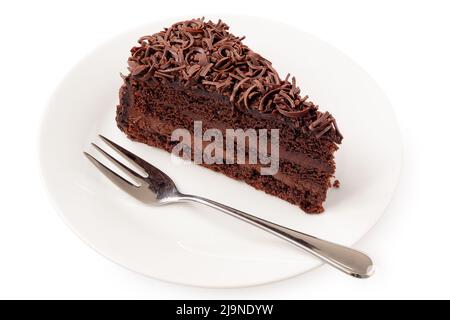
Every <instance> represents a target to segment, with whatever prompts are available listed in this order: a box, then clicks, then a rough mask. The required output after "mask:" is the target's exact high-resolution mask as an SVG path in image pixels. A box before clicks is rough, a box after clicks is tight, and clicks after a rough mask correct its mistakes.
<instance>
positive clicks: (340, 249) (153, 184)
mask: <svg viewBox="0 0 450 320" xmlns="http://www.w3.org/2000/svg"><path fill="white" fill-rule="evenodd" d="M100 138H101V139H102V140H103V141H104V142H105V143H106V144H107V145H109V146H110V147H111V148H112V149H114V150H115V151H117V152H118V153H119V154H121V155H122V156H124V157H125V158H126V159H128V160H129V161H131V162H132V163H135V164H136V165H138V166H139V167H140V168H142V169H143V171H144V172H145V173H146V174H145V175H141V174H139V173H138V172H136V171H135V170H133V169H131V168H129V167H128V166H126V165H125V164H123V163H122V162H120V161H119V160H117V159H116V158H114V157H113V156H111V155H110V154H109V153H107V152H106V151H105V150H103V149H102V148H100V147H99V146H98V145H96V144H95V143H92V145H93V147H94V148H95V149H97V150H98V151H99V152H100V153H101V154H103V155H104V156H105V157H106V158H108V159H110V160H111V161H112V162H113V163H115V164H116V165H118V166H119V167H121V168H122V169H124V170H125V172H127V173H129V174H130V175H131V176H132V177H133V178H134V179H136V181H138V182H139V184H140V185H139V186H136V185H135V184H133V183H131V182H129V181H127V180H126V179H124V178H122V177H121V176H120V175H118V174H117V173H115V172H114V171H112V170H111V169H109V168H108V167H106V166H105V165H103V164H102V163H101V162H100V161H98V160H97V159H95V158H94V157H93V156H92V155H90V154H89V153H87V152H84V154H85V155H86V157H87V158H88V159H89V160H90V161H91V162H92V163H93V164H94V165H95V166H96V167H97V168H98V169H99V170H100V171H101V172H102V173H103V174H104V175H105V176H106V177H108V178H109V179H110V180H111V181H112V182H113V183H114V184H116V185H117V186H118V187H119V188H120V189H122V190H123V191H125V192H127V193H128V194H130V195H131V196H133V197H135V198H137V199H138V200H140V201H142V202H143V203H145V204H149V205H165V204H170V203H175V202H197V203H201V204H203V205H206V206H209V207H211V208H214V209H217V210H219V211H222V212H224V213H227V214H229V215H231V216H233V217H235V218H238V219H240V220H242V221H245V222H247V223H249V224H251V225H253V226H256V227H258V228H261V229H263V230H265V231H268V232H270V233H272V234H274V235H276V236H278V237H280V238H282V239H284V240H286V241H288V242H290V243H292V244H294V245H296V246H298V247H300V248H302V249H304V250H305V251H307V252H309V253H310V254H312V255H314V256H316V257H317V258H319V259H321V260H322V261H324V262H326V263H328V264H330V265H331V266H333V267H335V268H337V269H338V270H341V271H343V272H345V273H346V274H348V275H351V276H353V277H356V278H368V277H370V276H371V275H372V274H373V271H374V268H373V263H372V260H371V259H370V258H369V257H368V256H367V255H365V254H364V253H362V252H359V251H356V250H354V249H351V248H348V247H345V246H342V245H339V244H335V243H332V242H329V241H325V240H322V239H318V238H316V237H313V236H310V235H308V234H305V233H302V232H299V231H295V230H292V229H289V228H286V227H283V226H281V225H278V224H275V223H273V222H270V221H267V220H264V219H261V218H258V217H255V216H252V215H250V214H248V213H245V212H242V211H239V210H237V209H234V208H231V207H228V206H226V205H223V204H221V203H218V202H216V201H212V200H209V199H206V198H203V197H199V196H194V195H189V194H183V193H181V192H180V191H178V189H177V187H176V186H175V183H174V182H173V181H172V179H171V178H170V177H169V176H168V175H167V174H165V173H164V172H162V171H161V170H159V169H158V168H156V167H154V166H153V165H151V164H150V163H148V162H146V161H145V160H143V159H141V158H139V157H138V156H136V155H135V154H133V153H131V152H130V151H128V150H126V149H124V148H123V147H121V146H119V145H118V144H116V143H114V142H113V141H111V140H109V139H108V138H105V137H104V136H102V135H100Z"/></svg>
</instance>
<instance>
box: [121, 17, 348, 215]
mask: <svg viewBox="0 0 450 320" xmlns="http://www.w3.org/2000/svg"><path fill="white" fill-rule="evenodd" d="M243 40H244V37H241V38H239V37H237V36H234V35H233V34H231V33H230V32H229V27H228V26H227V25H226V24H225V23H224V22H222V21H220V20H219V21H218V22H217V23H215V22H212V21H205V20H204V19H194V20H189V21H182V22H178V23H175V24H173V25H172V26H170V27H168V28H165V29H163V30H162V31H161V32H158V33H156V34H153V35H149V36H144V37H141V38H140V39H139V40H138V45H136V46H135V47H133V48H132V49H131V56H130V58H129V59H128V66H129V74H128V75H126V76H123V79H124V84H123V86H122V87H121V89H120V102H119V105H118V106H117V115H116V121H117V125H118V127H119V128H120V130H122V131H123V132H124V133H125V134H126V135H127V136H128V137H129V138H131V139H133V140H135V141H139V142H143V143H145V144H148V145H150V146H154V147H157V148H161V149H164V150H167V151H169V152H171V151H172V149H173V148H174V146H175V145H176V144H177V143H178V142H176V141H173V139H172V133H173V132H174V131H175V130H176V129H178V128H185V129H187V130H189V131H190V132H191V133H193V131H194V121H201V124H202V127H201V130H202V131H203V132H205V131H206V130H208V129H215V130H219V131H220V132H222V133H223V136H226V130H227V129H229V128H231V129H233V128H234V129H236V128H240V129H242V130H248V129H255V130H260V129H278V130H279V131H278V132H279V133H278V134H279V140H278V145H277V150H278V154H279V157H278V161H279V164H278V170H277V172H276V173H274V174H272V175H270V174H261V168H262V167H263V166H262V165H258V164H238V163H234V164H225V163H224V164H220V163H212V164H207V163H202V165H203V166H205V167H207V168H209V169H212V170H214V171H217V172H221V173H223V174H225V175H227V176H229V177H231V178H234V179H236V180H241V181H244V182H246V183H247V184H249V185H251V186H253V187H255V188H256V189H259V190H263V191H265V192H266V193H268V194H271V195H274V196H276V197H279V198H281V199H284V200H286V201H289V202H290V203H292V204H295V205H297V206H299V207H300V208H301V209H303V210H304V211H305V212H307V213H320V212H322V211H323V210H324V208H323V202H324V201H325V199H326V195H327V190H328V189H329V188H330V187H332V185H333V184H335V185H337V183H334V181H333V180H334V173H335V162H334V153H335V151H336V150H337V149H338V144H340V143H341V141H342V138H343V137H342V135H341V133H340V132H339V130H338V127H337V124H336V121H335V119H334V118H333V116H332V115H331V114H330V113H328V112H323V111H319V110H318V106H317V105H316V104H314V103H313V102H311V101H309V100H308V96H307V95H301V94H300V89H299V88H298V86H297V82H296V79H295V78H292V79H291V78H290V76H289V75H288V76H287V77H283V78H282V77H280V76H279V74H278V73H277V71H276V70H275V69H274V67H273V66H272V63H271V62H270V61H269V60H267V59H266V58H264V57H262V56H261V55H260V54H258V53H256V52H254V51H252V50H251V49H250V48H248V47H247V46H246V45H245V44H244V43H243ZM272 41H273V42H276V39H273V40H272ZM258 132H260V131H258ZM269 140H270V138H269ZM202 146H203V144H202ZM246 152H247V153H249V152H250V151H249V150H246ZM269 153H270V148H269ZM192 156H193V155H192Z"/></svg>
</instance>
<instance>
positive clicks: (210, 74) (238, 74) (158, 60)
mask: <svg viewBox="0 0 450 320" xmlns="http://www.w3.org/2000/svg"><path fill="white" fill-rule="evenodd" d="M228 29H229V27H228V26H227V25H226V24H225V23H224V22H222V21H221V20H219V21H218V22H217V23H214V22H212V21H208V22H206V21H205V20H204V18H202V19H194V20H189V21H182V22H178V23H175V24H174V25H172V26H171V27H170V28H165V29H164V30H163V31H161V32H158V33H156V34H153V35H150V36H144V37H141V38H140V39H139V41H138V43H139V45H138V46H136V47H134V48H132V49H131V57H130V58H129V59H128V65H129V71H130V74H131V76H132V77H134V78H136V79H139V80H142V81H147V80H150V79H152V80H157V81H162V82H179V83H181V84H182V85H184V86H186V87H189V88H193V89H197V88H201V89H204V90H206V91H208V92H214V93H219V94H221V95H223V96H225V97H227V98H228V99H229V100H230V102H231V104H232V106H233V107H234V108H237V109H238V110H242V111H246V110H247V111H248V110H253V111H258V112H260V113H272V114H279V115H281V116H283V117H286V118H287V119H290V121H292V122H294V123H295V125H296V126H298V127H300V128H302V129H303V130H306V131H310V132H312V133H313V134H314V135H315V136H316V137H317V138H328V139H330V140H332V141H333V142H335V143H341V141H342V135H341V133H340V132H339V129H338V127H337V125H336V121H335V119H334V118H333V116H332V115H331V114H330V113H328V112H325V113H322V112H320V111H318V105H315V104H314V103H313V102H311V101H308V96H307V95H305V96H303V97H302V96H301V95H300V89H299V88H298V87H297V83H296V79H295V77H293V78H292V80H289V79H290V75H289V74H288V75H287V76H286V78H285V79H284V80H282V79H281V78H280V76H279V75H278V73H277V72H276V70H275V69H274V68H273V67H272V63H271V62H270V61H268V60H267V59H265V58H263V57H261V56H260V55H259V54H257V53H255V52H253V51H252V50H250V49H249V48H248V47H247V46H246V45H244V44H243V43H242V40H243V39H244V38H245V37H241V38H238V37H236V36H234V35H233V34H231V33H229V31H228Z"/></svg>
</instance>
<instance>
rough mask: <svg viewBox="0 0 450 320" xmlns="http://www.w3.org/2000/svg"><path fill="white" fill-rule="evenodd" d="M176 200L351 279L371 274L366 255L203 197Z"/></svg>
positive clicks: (181, 197) (369, 261)
mask: <svg viewBox="0 0 450 320" xmlns="http://www.w3.org/2000/svg"><path fill="white" fill-rule="evenodd" d="M179 200H181V201H188V202H197V203H201V204H204V205H207V206H209V207H211V208H214V209H217V210H219V211H222V212H224V213H227V214H229V215H231V216H233V217H236V218H238V219H241V220H243V221H245V222H247V223H250V224H252V225H254V226H256V227H258V228H261V229H263V230H265V231H268V232H270V233H272V234H274V235H276V236H278V237H280V238H282V239H284V240H286V241H288V242H290V243H292V244H294V245H296V246H298V247H300V248H302V249H304V250H305V251H307V252H309V253H310V254H312V255H314V256H316V257H317V258H319V259H321V260H322V261H324V262H326V263H328V264H330V265H331V266H333V267H335V268H337V269H338V270H340V271H342V272H344V273H346V274H348V275H351V276H353V277H356V278H368V277H370V276H371V275H372V274H373V270H374V268H373V262H372V260H371V259H370V258H369V257H368V256H367V255H366V254H364V253H362V252H359V251H357V250H354V249H352V248H349V247H345V246H342V245H339V244H336V243H332V242H329V241H326V240H322V239H319V238H316V237H313V236H311V235H308V234H305V233H302V232H299V231H295V230H292V229H289V228H286V227H283V226H280V225H278V224H275V223H273V222H270V221H267V220H264V219H261V218H258V217H255V216H253V215H250V214H248V213H245V212H242V211H239V210H237V209H234V208H231V207H228V206H226V205H223V204H221V203H218V202H216V201H212V200H209V199H206V198H203V197H198V196H194V195H180V197H179Z"/></svg>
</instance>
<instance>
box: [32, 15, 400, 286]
mask: <svg viewBox="0 0 450 320" xmlns="http://www.w3.org/2000/svg"><path fill="white" fill-rule="evenodd" d="M211 18H212V19H214V20H215V19H217V17H211ZM222 19H223V20H224V21H225V22H227V23H228V24H229V25H230V26H231V31H232V32H233V33H234V34H236V35H246V36H247V38H246V40H245V43H246V44H248V45H249V46H250V47H251V48H253V49H254V50H255V51H256V52H259V53H261V54H262V55H263V56H266V57H268V58H269V59H270V60H271V61H272V62H273V63H274V65H275V67H276V68H278V70H279V71H280V74H281V75H285V74H286V73H287V72H288V71H289V72H290V73H291V74H293V75H296V76H297V79H299V80H300V87H301V89H302V92H304V93H307V94H309V96H310V97H311V99H312V100H313V101H315V102H316V103H318V104H319V105H320V106H321V108H322V109H323V110H328V111H330V112H331V113H332V114H333V115H334V116H335V117H336V119H337V120H338V124H339V127H340V129H341V131H342V132H343V135H344V141H343V144H342V147H341V149H340V150H339V151H338V152H337V178H338V179H339V180H340V181H341V184H342V186H341V188H340V189H338V190H330V191H329V193H328V199H327V202H326V204H325V208H326V211H325V213H323V214H321V215H307V214H305V213H304V212H303V211H301V210H300V209H299V208H298V207H295V206H293V205H290V204H289V203H287V202H285V201H282V200H280V199H278V198H275V197H272V196H269V195H266V194H265V193H264V192H260V191H256V190H255V189H253V188H251V187H249V186H247V185H246V184H244V183H240V182H237V181H234V180H232V179H229V178H227V177H225V176H222V175H220V174H217V173H214V172H211V171H209V170H207V169H204V168H201V167H199V166H195V165H188V166H186V165H182V164H179V165H175V164H173V163H172V162H171V161H170V155H169V154H168V153H166V152H163V151H160V150H157V149H154V148H151V147H148V146H145V145H142V144H139V143H135V142H131V141H129V140H128V139H127V138H126V137H125V136H124V134H122V132H120V131H119V130H118V129H117V127H116V124H115V120H114V116H115V107H116V104H117V102H118V90H119V87H120V85H121V83H122V80H121V78H120V76H119V72H125V73H126V62H127V57H128V54H129V50H130V48H131V47H132V46H133V45H134V44H135V43H136V40H137V39H138V38H139V37H140V36H142V35H146V34H151V33H154V32H157V31H159V30H161V29H162V28H163V27H166V26H169V25H171V24H172V23H173V22H176V21H177V19H173V20H170V21H161V22H155V23H152V24H149V25H147V26H144V27H141V28H138V29H136V30H133V31H131V32H128V33H125V34H122V35H120V36H118V37H116V38H114V39H112V40H110V41H109V42H107V43H105V44H103V45H102V46H100V47H98V48H97V49H95V50H94V51H93V52H92V53H91V54H90V55H88V56H87V57H85V58H84V59H83V60H82V61H81V62H80V63H78V65H77V66H76V67H75V68H74V69H73V70H72V71H70V73H69V74H68V75H67V76H66V78H65V79H64V80H63V81H62V83H61V84H60V85H59V87H58V88H57V90H56V92H55V94H54V95H53V97H52V99H51V101H50V103H49V106H48V109H47V111H46V114H45V117H44V120H43V124H42V132H41V146H40V158H41V164H42V171H43V175H44V178H45V182H46V185H47V188H48V191H49V193H50V196H51V198H52V199H53V201H54V203H55V204H56V207H57V208H58V210H59V212H60V213H61V215H62V217H63V218H64V220H65V221H66V223H67V224H68V225H69V226H70V227H71V228H72V230H73V231H74V232H75V233H76V234H77V235H78V236H79V237H80V238H81V239H83V240H84V241H85V242H86V243H87V244H89V245H90V246H91V247H92V248H94V249H95V250H96V251H98V252H99V253H101V254H102V255H104V256H105V257H107V258H109V259H111V260H112V261H114V262H117V263H118V264H120V265H122V266H124V267H127V268H129V269H131V270H134V271H136V272H139V273H142V274H145V275H148V276H151V277H154V278H158V279H163V280H166V281H171V282H176V283H182V284H189V285H196V286H205V287H241V286H250V285H257V284H263V283H268V282H272V281H276V280H280V279H285V278H288V277H292V276H295V275H298V274H300V273H302V272H305V271H308V270H310V269H312V268H314V267H317V266H319V265H320V264H321V262H320V261H318V260H317V259H315V258H313V257H310V256H309V255H308V254H306V253H304V252H302V250H300V249H298V248H296V247H294V246H292V245H290V244H288V243H286V242H284V241H283V240H280V239H278V238H276V237H274V236H272V235H270V234H266V233H265V232H264V231H261V230H259V229H257V228H254V227H252V226H250V225H247V224H245V223H243V222H241V221H238V220H236V219H234V218H232V217H229V216H226V215H224V214H222V213H220V212H216V211H214V210H212V209H208V208H204V207H202V206H200V205H194V204H191V205H190V204H179V205H178V204H177V205H171V206H166V207H148V206H145V205H142V204H141V203H139V202H137V201H136V200H134V199H133V198H131V197H130V196H128V195H127V194H125V193H123V192H121V191H120V190H119V189H118V188H117V187H116V186H114V185H113V184H112V183H111V182H110V181H109V180H107V178H105V177H104V176H103V175H102V174H101V173H100V172H99V171H97V169H96V168H95V167H94V166H92V164H91V163H90V162H89V161H87V159H86V158H85V157H84V156H83V154H82V151H83V150H88V151H92V149H91V148H90V146H89V144H90V142H91V141H97V142H98V140H99V139H98V138H97V134H99V133H102V134H104V135H105V136H107V137H109V138H111V139H113V140H115V141H116V142H118V143H120V144H121V145H123V146H125V147H126V148H128V149H130V150H131V151H133V152H135V153H137V154H138V155H140V156H142V157H143V158H145V159H147V160H148V161H150V162H151V163H153V164H155V165H157V166H158V167H159V168H161V169H162V170H164V171H165V172H167V173H168V174H169V175H170V176H171V177H173V179H174V180H175V182H176V183H177V185H178V186H179V189H180V190H181V191H182V192H183V191H184V192H188V193H191V194H198V195H201V196H204V197H208V198H211V199H214V200H216V201H220V202H222V203H225V204H228V205H230V206H232V207H235V208H238V209H240V210H243V211H247V212H249V213H251V214H255V215H257V216H260V217H262V218H264V219H268V220H271V221H274V222H276V223H279V224H281V225H285V226H288V227H290V228H293V229H297V230H300V231H303V232H307V233H310V234H312V235H315V236H318V237H322V238H325V239H328V240H331V241H335V242H338V243H341V244H344V245H350V246H351V245H353V244H355V243H356V242H357V241H358V240H359V239H361V237H362V236H364V235H365V234H366V233H367V232H368V231H369V229H370V228H371V227H372V226H373V225H374V224H375V223H376V221H377V220H378V218H379V217H380V216H381V215H382V213H383V211H384V209H385V207H386V206H387V204H388V202H389V200H390V198H391V195H392V193H393V191H394V188H395V186H396V184H397V180H398V177H399V172H400V165H401V151H400V149H401V147H400V139H399V133H398V129H397V125H396V121H395V118H394V115H393V112H392V110H391V106H390V104H389V102H388V100H387V99H386V96H385V95H384V94H383V92H382V91H381V90H380V88H379V87H378V86H377V84H376V83H375V82H374V81H373V80H372V79H371V78H370V76H369V75H368V74H367V73H366V72H365V71H364V70H362V69H361V68H360V67H359V66H358V65H357V64H356V63H355V62H353V61H352V60H351V59H350V58H348V57H347V56H345V55H344V54H342V53H341V52H340V51H338V50H337V49H335V48H333V47H332V46H330V45H328V44H326V43H324V42H322V41H321V40H319V39H317V38H315V37H313V36H311V35H309V34H306V33H303V32H301V31H299V30H297V29H295V28H293V27H291V26H288V25H285V24H280V23H276V22H272V21H268V20H264V19H260V18H253V17H243V16H225V17H222ZM92 152H93V151H92ZM336 272H338V271H336Z"/></svg>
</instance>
